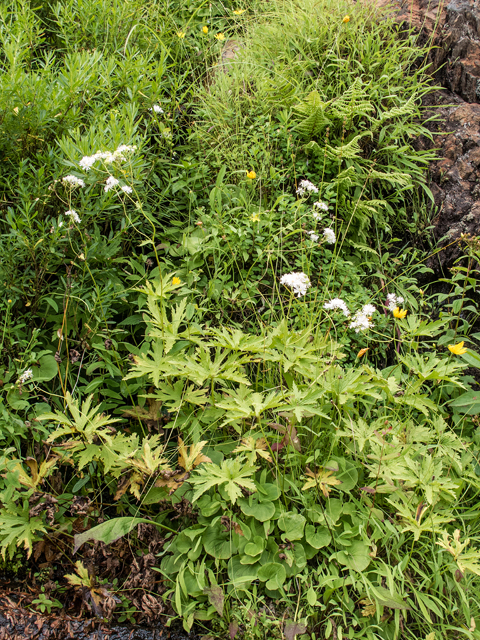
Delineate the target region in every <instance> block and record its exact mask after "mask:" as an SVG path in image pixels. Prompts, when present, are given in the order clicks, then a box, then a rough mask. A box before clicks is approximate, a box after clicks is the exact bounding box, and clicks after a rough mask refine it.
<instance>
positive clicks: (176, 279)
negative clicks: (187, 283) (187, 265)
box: [172, 276, 182, 286]
mask: <svg viewBox="0 0 480 640" xmlns="http://www.w3.org/2000/svg"><path fill="white" fill-rule="evenodd" d="M172 284H173V285H174V286H175V285H177V284H182V281H181V280H180V278H177V276H175V277H174V278H172Z"/></svg>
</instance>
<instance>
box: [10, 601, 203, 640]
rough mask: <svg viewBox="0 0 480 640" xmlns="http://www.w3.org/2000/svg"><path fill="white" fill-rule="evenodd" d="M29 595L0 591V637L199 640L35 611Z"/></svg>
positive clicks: (164, 629)
mask: <svg viewBox="0 0 480 640" xmlns="http://www.w3.org/2000/svg"><path fill="white" fill-rule="evenodd" d="M29 599H30V596H28V595H27V594H20V593H9V594H8V595H7V594H3V595H2V594H0V640H27V639H28V640H30V639H31V640H67V639H68V640H71V639H75V640H187V639H188V640H200V636H198V635H196V634H188V635H187V634H186V633H185V632H182V631H178V630H172V629H168V628H167V627H165V626H164V625H161V624H157V625H156V626H155V627H153V628H151V629H142V628H139V627H132V626H128V625H116V626H113V627H109V626H106V625H104V624H103V623H102V622H101V621H99V620H98V619H85V618H82V619H81V620H79V619H78V618H75V617H72V616H69V615H67V614H66V613H65V612H64V611H62V612H61V613H60V615H59V614H58V613H56V614H52V615H42V614H39V613H34V612H32V611H31V610H29V609H27V608H26V606H28V605H27V602H28V600H29Z"/></svg>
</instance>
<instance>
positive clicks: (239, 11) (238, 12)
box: [233, 9, 246, 16]
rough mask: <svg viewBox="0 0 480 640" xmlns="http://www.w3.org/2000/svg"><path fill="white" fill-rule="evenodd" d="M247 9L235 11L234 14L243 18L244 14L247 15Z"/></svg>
mask: <svg viewBox="0 0 480 640" xmlns="http://www.w3.org/2000/svg"><path fill="white" fill-rule="evenodd" d="M245 11H246V9H235V11H234V12H233V13H234V14H235V15H236V16H241V15H242V13H245Z"/></svg>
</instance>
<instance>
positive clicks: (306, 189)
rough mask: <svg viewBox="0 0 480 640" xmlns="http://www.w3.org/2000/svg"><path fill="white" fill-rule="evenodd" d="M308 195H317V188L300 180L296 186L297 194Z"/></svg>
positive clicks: (307, 181) (311, 183)
mask: <svg viewBox="0 0 480 640" xmlns="http://www.w3.org/2000/svg"><path fill="white" fill-rule="evenodd" d="M306 193H307V194H308V193H318V187H316V186H315V185H314V184H313V182H310V180H302V181H301V182H300V184H299V185H298V189H297V194H298V195H299V196H304V195H305V194H306Z"/></svg>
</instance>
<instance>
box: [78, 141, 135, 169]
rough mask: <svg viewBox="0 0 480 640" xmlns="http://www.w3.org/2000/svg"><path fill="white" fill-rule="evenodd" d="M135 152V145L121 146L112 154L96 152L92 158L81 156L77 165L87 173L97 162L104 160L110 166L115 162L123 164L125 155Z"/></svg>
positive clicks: (109, 152)
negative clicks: (118, 161)
mask: <svg viewBox="0 0 480 640" xmlns="http://www.w3.org/2000/svg"><path fill="white" fill-rule="evenodd" d="M136 150H137V147H136V146H135V145H133V146H130V145H127V144H121V145H120V146H119V147H118V148H117V149H116V151H114V152H113V153H112V152H111V151H97V153H94V154H93V156H83V158H82V159H81V160H80V162H79V163H78V164H79V165H80V168H81V169H84V171H89V170H90V169H91V168H92V167H93V165H94V164H95V162H97V161H98V160H104V161H105V162H106V163H107V164H111V163H112V162H116V161H117V160H120V162H125V160H126V157H125V154H127V153H133V152H134V151H136Z"/></svg>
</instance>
